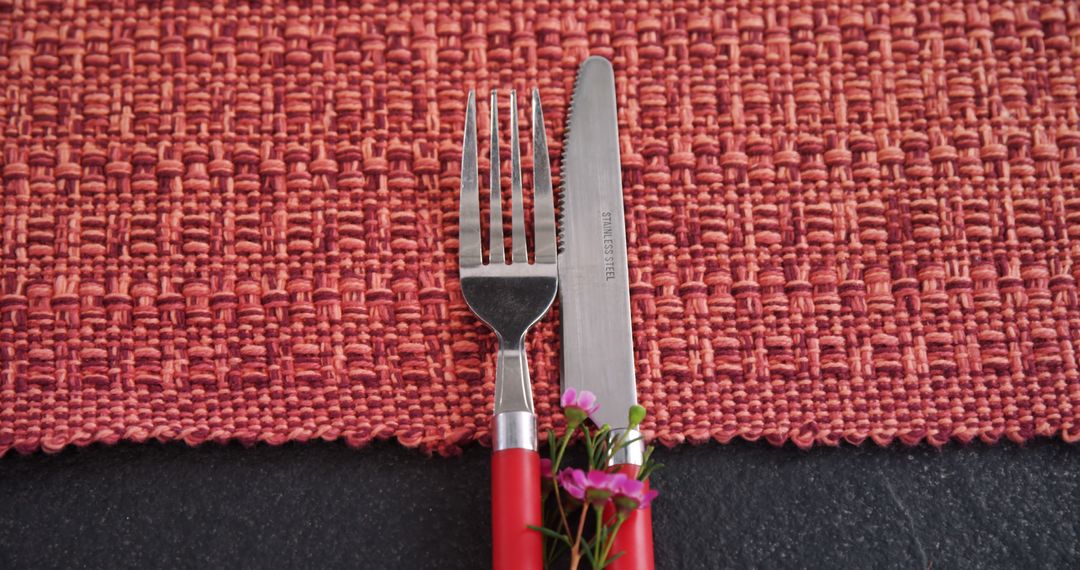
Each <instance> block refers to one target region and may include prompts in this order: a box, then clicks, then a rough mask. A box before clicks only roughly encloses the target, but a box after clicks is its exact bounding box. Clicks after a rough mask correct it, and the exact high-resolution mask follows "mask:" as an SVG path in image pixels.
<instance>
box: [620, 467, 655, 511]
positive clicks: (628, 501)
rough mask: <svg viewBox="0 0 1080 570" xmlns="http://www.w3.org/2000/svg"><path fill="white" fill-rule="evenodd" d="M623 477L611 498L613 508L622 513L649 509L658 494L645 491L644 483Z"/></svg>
mask: <svg viewBox="0 0 1080 570" xmlns="http://www.w3.org/2000/svg"><path fill="white" fill-rule="evenodd" d="M623 477H624V479H622V480H621V481H620V484H619V487H618V488H617V489H616V490H615V494H614V495H613V496H612V498H611V500H612V501H614V502H615V507H616V508H618V509H619V510H620V511H622V512H624V513H628V512H630V511H633V510H636V509H647V508H649V505H650V504H651V503H652V501H653V499H655V498H656V496H657V495H659V493H658V492H656V491H652V490H646V488H645V483H643V482H642V481H638V480H637V479H631V478H630V477H626V476H625V475H624V476H623Z"/></svg>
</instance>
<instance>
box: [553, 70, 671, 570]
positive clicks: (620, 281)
mask: <svg viewBox="0 0 1080 570" xmlns="http://www.w3.org/2000/svg"><path fill="white" fill-rule="evenodd" d="M615 106H616V103H615V74H614V72H613V71H612V68H611V63H610V62H609V61H608V60H606V59H604V58H602V57H590V58H588V59H586V60H585V61H584V62H583V63H582V64H581V67H580V68H579V69H578V74H577V80H576V81H575V83H574V93H573V98H572V99H571V101H570V117H569V119H568V120H567V127H566V128H567V131H568V132H567V133H566V134H565V139H566V143H565V144H564V145H563V161H562V179H563V191H562V192H561V200H562V202H561V204H562V207H561V208H560V215H561V216H562V223H561V224H560V225H559V227H560V229H561V232H560V237H561V240H562V241H561V244H560V245H561V248H560V251H559V282H560V283H559V285H560V289H559V295H560V296H559V299H560V314H561V317H562V383H563V389H564V390H565V389H567V388H574V389H576V390H579V391H580V390H589V391H590V392H592V393H594V394H596V397H597V402H598V403H599V404H600V409H599V411H598V412H597V413H596V414H594V416H593V420H594V421H595V422H596V423H597V424H599V425H603V424H608V425H610V426H611V427H612V435H613V437H618V436H619V434H621V433H622V432H624V431H626V430H627V424H628V423H629V421H628V420H627V411H628V410H629V408H630V406H632V405H634V404H636V403H637V382H636V380H635V377H634V344H633V337H632V335H631V329H630V283H629V278H628V276H627V266H626V227H625V221H624V218H623V193H622V168H621V162H620V159H619V124H618V114H617V112H616V107H615ZM640 437H641V435H640V434H639V433H637V431H636V430H632V431H631V433H629V434H627V440H628V441H629V440H634V439H637V441H635V442H633V443H631V444H630V445H628V446H627V447H626V448H625V449H624V450H622V451H621V452H620V453H618V454H616V456H615V457H613V458H612V461H611V467H612V469H617V470H618V471H620V472H623V473H626V474H627V475H628V476H631V477H636V476H637V472H638V469H639V467H640V466H641V462H642V456H643V453H644V445H643V444H642V442H641V440H640ZM611 551H612V552H613V553H617V552H623V555H622V556H620V557H619V558H617V559H615V561H614V562H613V563H612V565H611V566H609V567H608V568H611V569H613V570H652V568H653V548H652V513H651V512H650V511H649V509H643V510H638V511H634V512H633V513H632V514H631V515H630V516H629V518H627V520H626V521H625V522H624V523H623V525H622V527H621V528H620V529H619V533H618V534H617V535H616V537H615V545H614V546H613V547H612V549H611Z"/></svg>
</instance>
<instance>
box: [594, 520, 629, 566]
mask: <svg viewBox="0 0 1080 570" xmlns="http://www.w3.org/2000/svg"><path fill="white" fill-rule="evenodd" d="M624 521H626V515H624V514H622V513H619V519H618V520H616V521H615V526H613V527H611V532H609V533H608V537H607V544H606V545H604V551H603V552H601V553H600V559H599V560H598V561H597V564H598V565H599V566H600V568H603V567H604V562H605V561H606V560H607V557H608V554H611V547H612V546H615V535H617V534H619V528H620V527H622V523H623V522H624Z"/></svg>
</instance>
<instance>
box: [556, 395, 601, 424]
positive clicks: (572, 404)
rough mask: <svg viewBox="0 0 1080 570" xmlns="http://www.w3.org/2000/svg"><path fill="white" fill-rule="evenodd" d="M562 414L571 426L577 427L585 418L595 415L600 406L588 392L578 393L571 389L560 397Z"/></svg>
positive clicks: (594, 396)
mask: <svg viewBox="0 0 1080 570" xmlns="http://www.w3.org/2000/svg"><path fill="white" fill-rule="evenodd" d="M562 407H563V413H564V414H566V419H567V420H568V423H569V424H570V425H571V426H577V425H579V424H580V423H581V422H583V421H585V418H587V417H589V416H591V415H593V414H595V413H596V410H599V409H600V405H599V404H597V403H596V394H593V393H592V392H590V391H588V390H582V391H581V392H578V391H577V390H575V389H573V388H567V389H566V391H565V392H563V395H562Z"/></svg>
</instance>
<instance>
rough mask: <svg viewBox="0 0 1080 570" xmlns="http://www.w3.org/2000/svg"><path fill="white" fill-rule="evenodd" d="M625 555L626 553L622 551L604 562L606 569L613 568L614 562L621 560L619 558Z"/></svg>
mask: <svg viewBox="0 0 1080 570" xmlns="http://www.w3.org/2000/svg"><path fill="white" fill-rule="evenodd" d="M624 554H626V551H623V550H620V551H619V552H617V553H615V555H614V556H612V557H611V558H608V559H607V560H605V561H604V568H607V567H608V566H611V563H612V562H615V561H616V560H618V559H619V557H621V556H622V555H624Z"/></svg>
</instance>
